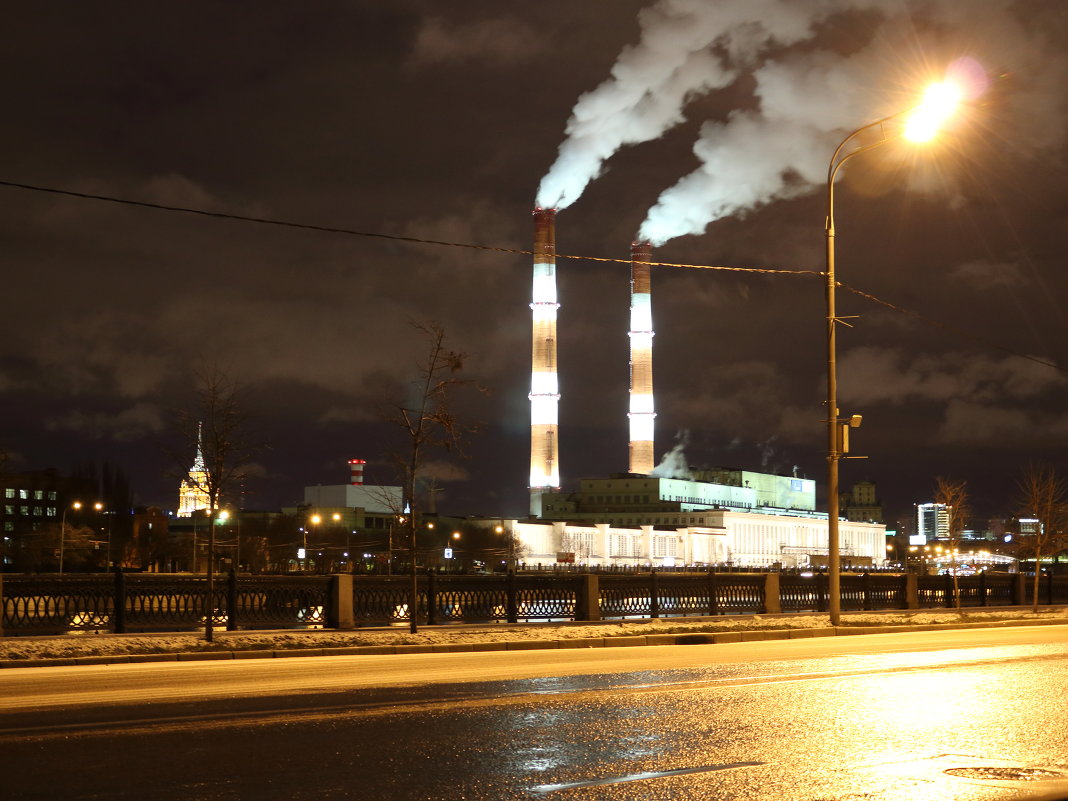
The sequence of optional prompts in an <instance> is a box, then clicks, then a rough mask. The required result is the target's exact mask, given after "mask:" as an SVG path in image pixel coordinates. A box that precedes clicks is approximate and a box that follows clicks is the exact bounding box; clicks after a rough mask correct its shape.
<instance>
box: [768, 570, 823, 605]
mask: <svg viewBox="0 0 1068 801" xmlns="http://www.w3.org/2000/svg"><path fill="white" fill-rule="evenodd" d="M779 603H780V604H781V608H782V611H784V612H826V611H827V577H826V576H823V575H820V574H818V573H817V574H815V575H811V576H801V575H790V574H787V573H783V574H782V575H780V576H779Z"/></svg>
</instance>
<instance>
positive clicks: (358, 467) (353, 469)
mask: <svg viewBox="0 0 1068 801" xmlns="http://www.w3.org/2000/svg"><path fill="white" fill-rule="evenodd" d="M365 464H367V462H365V461H364V460H363V459H349V483H350V484H351V485H352V486H354V487H356V486H359V485H360V484H363V466H364V465H365Z"/></svg>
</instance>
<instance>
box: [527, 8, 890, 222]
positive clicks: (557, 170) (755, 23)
mask: <svg viewBox="0 0 1068 801" xmlns="http://www.w3.org/2000/svg"><path fill="white" fill-rule="evenodd" d="M854 2H855V4H856V5H870V4H871V3H873V2H875V0H854ZM840 5H841V4H840V3H838V2H836V0H717V2H709V0H661V1H660V2H659V3H657V4H656V5H654V6H651V7H650V8H648V9H645V10H644V11H642V12H641V14H640V15H639V22H640V24H641V29H642V36H641V40H640V41H639V42H638V44H636V45H633V46H628V47H627V48H625V49H624V50H623V52H622V53H621V54H620V56H619V59H618V60H617V61H616V63H615V65H614V66H613V67H612V75H611V77H610V78H609V79H608V80H606V81H605V82H604V83H602V84H601V85H600V86H598V87H597V88H596V89H594V90H593V91H591V92H587V93H586V94H584V95H582V97H580V98H579V100H578V102H577V103H576V104H575V108H574V109H573V110H572V112H571V118H570V119H569V120H568V123H567V129H566V132H567V139H565V140H564V143H563V144H562V145H561V146H560V153H559V155H558V157H557V159H556V162H555V163H554V164H553V165H552V167H551V168H550V169H549V172H548V173H547V174H546V176H545V177H544V178H543V179H542V182H541V186H540V188H539V189H538V195H537V203H538V205H539V206H541V207H544V208H558V209H562V208H565V207H567V206H570V205H571V204H572V203H574V202H575V201H576V200H577V199H578V198H579V196H580V195H581V194H582V192H583V190H585V188H586V186H587V184H589V182H590V181H592V180H593V179H594V178H596V177H597V176H598V175H599V174H600V173H601V171H602V169H603V167H604V163H605V161H606V160H607V159H608V158H610V157H611V156H612V155H614V154H615V153H616V152H617V151H618V150H619V149H620V148H621V147H623V146H624V145H632V144H638V143H640V142H649V141H651V140H653V139H657V138H659V137H660V136H661V135H663V133H664V132H665V131H667V130H669V129H670V128H672V127H674V126H675V125H678V124H679V123H680V122H682V121H683V109H684V107H685V105H686V103H687V101H689V100H690V99H692V98H693V97H696V96H698V95H700V94H703V93H706V92H708V91H711V90H712V89H717V88H722V87H724V86H728V85H730V84H731V83H733V82H734V81H735V80H736V79H737V78H738V76H739V74H741V71H742V70H743V69H744V68H745V67H746V66H747V65H750V64H751V63H752V62H753V60H754V59H755V58H757V57H758V56H759V55H760V54H761V53H762V52H763V51H764V50H765V49H767V48H768V47H769V46H772V45H778V46H785V45H789V44H793V43H795V42H798V41H802V40H804V39H807V38H808V37H810V36H811V35H812V33H813V30H814V26H815V25H816V24H817V23H818V22H819V21H820V20H822V19H824V18H826V17H827V16H828V15H830V14H831V13H833V12H834V11H835V10H837V9H838V8H839V7H840Z"/></svg>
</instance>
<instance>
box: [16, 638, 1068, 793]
mask: <svg viewBox="0 0 1068 801" xmlns="http://www.w3.org/2000/svg"><path fill="white" fill-rule="evenodd" d="M1066 668H1068V626H1041V627H1038V626H1036V627H1019V628H1011V629H986V630H970V631H952V632H917V633H913V634H893V635H872V636H863V637H837V638H822V639H810V640H782V641H771V642H751V643H737V644H719V645H689V646H662V647H645V648H611V649H584V650H545V651H519V652H486V653H473V654H472V653H464V654H411V655H398V656H338V657H318V658H299V659H276V660H235V661H227V662H194V663H174V662H169V663H149V664H129V665H110V666H100V667H86V666H79V667H70V668H27V669H21V668H19V669H10V670H4V671H2V672H0V766H2V767H3V773H2V776H0V781H2V784H0V798H4V799H49V801H51V800H52V799H60V798H71V799H74V798H78V799H118V798H122V799H135V798H136V799H157V798H158V799H183V801H189V800H190V799H305V798H307V799H312V798H314V799H335V798H353V799H467V800H469V801H474V800H476V799H478V800H481V799H485V800H486V801H490V800H491V799H493V800H495V799H532V798H545V799H548V801H572V800H573V799H750V798H752V799H798V800H799V801H819V800H822V799H916V801H921V800H922V801H939V799H1005V798H1023V797H1029V796H1031V795H1033V794H1036V793H1044V792H1047V791H1050V790H1052V789H1054V784H1053V782H1052V779H1053V778H1054V777H1055V776H1056V775H1057V774H1061V773H1063V774H1064V775H1065V776H1068V725H1066V724H1068V715H1066V712H1068V702H1066V701H1065V698H1066V697H1068V693H1066V691H1065V683H1066V679H1068V670H1066ZM1066 792H1068V791H1066Z"/></svg>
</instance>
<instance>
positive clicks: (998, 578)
mask: <svg viewBox="0 0 1068 801" xmlns="http://www.w3.org/2000/svg"><path fill="white" fill-rule="evenodd" d="M983 578H984V579H985V581H986V605H987V606H1012V605H1013V604H1015V603H1016V576H1015V575H1014V574H1010V573H984V574H983Z"/></svg>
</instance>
